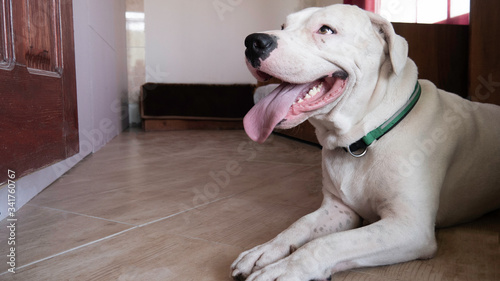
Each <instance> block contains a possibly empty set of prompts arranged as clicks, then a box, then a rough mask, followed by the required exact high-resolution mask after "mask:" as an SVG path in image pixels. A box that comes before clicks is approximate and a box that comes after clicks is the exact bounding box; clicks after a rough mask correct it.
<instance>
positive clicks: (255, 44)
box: [245, 33, 278, 68]
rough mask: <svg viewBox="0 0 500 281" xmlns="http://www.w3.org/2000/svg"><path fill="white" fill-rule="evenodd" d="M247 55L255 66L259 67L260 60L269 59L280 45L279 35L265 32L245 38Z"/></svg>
mask: <svg viewBox="0 0 500 281" xmlns="http://www.w3.org/2000/svg"><path fill="white" fill-rule="evenodd" d="M245 46H246V47H247V50H246V51H245V55H246V57H247V59H248V61H249V62H250V63H251V64H252V66H253V67H255V68H259V67H260V62H261V61H263V60H265V59H267V58H268V57H269V55H270V54H271V52H272V51H273V50H274V49H276V48H277V47H278V37H276V36H272V35H269V34H265V33H253V34H250V35H248V36H247V38H246V39H245Z"/></svg>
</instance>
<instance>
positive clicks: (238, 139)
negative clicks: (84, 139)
mask: <svg viewBox="0 0 500 281" xmlns="http://www.w3.org/2000/svg"><path fill="white" fill-rule="evenodd" d="M320 157H321V153H320V150H319V149H318V148H316V147H314V146H310V145H306V144H303V143H299V142H295V141H292V140H290V139H285V138H283V137H279V136H274V137H273V138H272V139H271V140H270V141H268V142H266V144H264V145H257V144H255V143H252V142H250V141H249V140H248V138H247V137H246V135H245V134H244V132H242V131H182V132H158V133H143V132H135V131H133V132H125V133H123V134H121V135H120V136H118V137H117V138H116V139H114V140H113V141H112V142H111V143H110V144H108V145H107V146H105V147H104V148H103V149H102V150H100V151H99V152H98V153H96V154H94V155H92V156H90V157H88V158H86V159H85V160H84V161H82V162H81V163H80V164H78V165H77V166H76V167H75V168H74V169H72V170H71V171H70V172H69V173H67V174H66V175H65V176H63V177H62V178H61V179H59V180H58V181H56V182H55V183H54V184H53V185H52V186H50V187H49V188H48V189H46V190H45V191H43V192H42V193H41V194H39V195H38V196H37V197H35V198H34V199H33V200H32V201H30V202H29V203H28V204H27V205H26V206H25V207H23V208H22V209H21V210H20V211H19V212H18V214H17V217H18V228H17V233H16V239H17V253H16V257H17V262H18V264H17V266H18V268H17V273H16V274H11V273H7V272H6V271H7V269H8V265H7V263H6V260H7V257H6V255H7V254H6V253H8V251H7V249H8V245H7V239H6V238H7V236H8V232H7V231H8V230H7V228H6V224H7V222H6V221H2V222H1V223H0V253H2V257H3V258H1V259H0V260H2V262H0V272H3V273H1V275H0V280H23V281H24V280H36V281H39V280H50V281H52V280H56V281H57V280H106V281H108V280H120V281H123V280H196V281H198V280H202V281H204V280H207V281H212V280H213V281H221V280H230V278H229V266H230V264H231V263H232V261H233V260H234V259H235V258H236V257H237V255H238V254H239V253H240V252H241V251H242V250H244V249H248V248H250V247H253V246H256V245H258V244H260V243H263V242H265V241H267V240H269V239H271V238H273V237H274V236H275V235H276V234H278V233H279V232H280V231H281V230H283V229H285V228H286V227H287V226H288V225H290V224H291V223H292V222H294V221H295V220H297V219H298V218H300V217H301V216H303V215H305V214H307V213H309V212H311V211H313V210H314V209H316V208H317V207H318V206H319V204H320V202H321V192H320V189H321V171H320ZM499 235H500V212H498V211H497V212H495V213H492V214H490V215H488V216H486V217H484V218H482V219H480V220H478V221H476V222H473V223H469V224H465V225H461V226H458V227H453V228H448V229H442V230H439V231H438V232H437V237H438V241H439V252H438V254H437V256H436V257H435V258H434V259H431V260H426V261H414V262H408V263H403V264H397V265H392V266H385V267H379V268H368V269H358V270H353V271H348V272H344V273H340V274H336V275H335V276H334V278H333V280H381V281H382V280H412V281H414V280H474V281H476V280H500V244H499V243H500V242H499V239H500V236H499ZM304 281H307V280H304Z"/></svg>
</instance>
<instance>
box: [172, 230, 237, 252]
mask: <svg viewBox="0 0 500 281" xmlns="http://www.w3.org/2000/svg"><path fill="white" fill-rule="evenodd" d="M168 234H169V235H173V236H177V237H181V238H185V239H192V240H196V241H202V242H207V243H210V244H217V245H222V246H228V247H233V248H237V249H241V247H238V246H236V245H232V244H227V243H222V242H218V241H214V240H208V239H204V238H201V237H196V236H189V235H182V234H178V233H171V232H168Z"/></svg>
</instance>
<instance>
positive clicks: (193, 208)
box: [138, 193, 241, 227]
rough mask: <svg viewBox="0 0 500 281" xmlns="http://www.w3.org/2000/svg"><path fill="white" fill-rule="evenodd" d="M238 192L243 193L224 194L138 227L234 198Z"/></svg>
mask: <svg viewBox="0 0 500 281" xmlns="http://www.w3.org/2000/svg"><path fill="white" fill-rule="evenodd" d="M238 194H241V193H235V194H231V195H228V196H224V197H221V198H218V199H215V200H212V201H209V202H207V203H203V204H200V205H196V206H193V207H191V208H189V209H186V210H182V211H180V212H177V213H175V214H171V215H168V216H166V217H162V218H159V219H156V220H153V221H150V222H146V223H143V224H140V225H138V227H145V226H148V225H151V224H155V223H158V222H162V221H164V220H167V219H170V218H173V217H175V216H178V215H182V214H185V213H187V212H190V211H192V210H195V209H198V208H201V207H205V206H208V205H211V204H214V203H217V202H219V201H222V200H225V199H229V198H232V197H234V196H236V195H238Z"/></svg>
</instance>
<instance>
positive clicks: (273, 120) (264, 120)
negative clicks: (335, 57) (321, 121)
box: [243, 83, 309, 143]
mask: <svg viewBox="0 0 500 281" xmlns="http://www.w3.org/2000/svg"><path fill="white" fill-rule="evenodd" d="M308 86H309V84H301V85H296V84H290V83H282V84H281V85H279V87H278V88H276V89H275V90H274V91H272V92H271V93H270V94H269V95H267V96H266V97H264V98H263V99H261V100H260V101H259V102H258V103H257V104H256V105H255V106H254V107H253V108H252V109H251V110H250V111H249V112H248V113H247V115H246V116H245V118H244V119H243V125H244V127H245V131H246V133H247V135H248V136H249V137H250V138H251V139H252V140H254V141H256V142H259V143H263V142H264V141H265V140H266V139H267V138H268V137H269V135H270V134H271V132H272V131H273V129H274V127H276V125H277V124H278V123H279V122H280V121H281V120H283V118H285V116H286V115H287V113H288V110H289V109H290V107H291V106H292V104H293V102H294V101H295V100H296V99H297V97H298V96H299V95H300V93H302V92H303V91H304V89H305V88H307V87H308ZM306 90H307V89H306Z"/></svg>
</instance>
